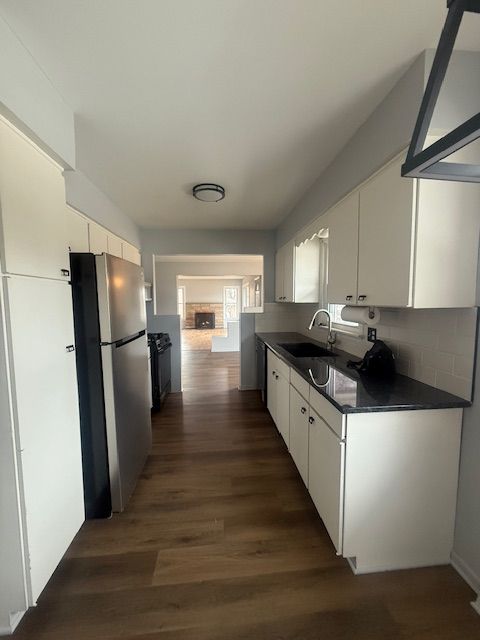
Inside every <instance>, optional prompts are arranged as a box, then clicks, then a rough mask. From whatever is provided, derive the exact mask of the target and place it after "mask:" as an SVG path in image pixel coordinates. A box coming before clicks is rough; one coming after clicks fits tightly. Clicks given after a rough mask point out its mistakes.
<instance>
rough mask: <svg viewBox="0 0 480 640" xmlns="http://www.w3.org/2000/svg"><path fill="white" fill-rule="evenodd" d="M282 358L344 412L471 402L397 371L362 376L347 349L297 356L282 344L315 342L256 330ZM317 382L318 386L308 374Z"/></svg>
mask: <svg viewBox="0 0 480 640" xmlns="http://www.w3.org/2000/svg"><path fill="white" fill-rule="evenodd" d="M256 335H257V337H258V338H259V339H260V340H262V341H263V342H264V343H265V344H266V346H267V347H269V348H270V349H271V350H272V351H273V352H274V353H275V354H276V355H277V356H278V357H279V358H281V359H282V360H284V361H285V362H286V363H287V364H288V365H289V366H290V367H292V369H295V371H297V373H299V374H300V375H301V376H302V377H303V378H305V380H306V381H307V382H308V383H309V384H310V385H311V387H312V388H313V389H315V390H316V391H318V392H319V393H321V394H322V395H323V396H325V398H327V400H329V401H330V402H331V403H332V404H333V405H334V406H335V407H336V408H337V409H338V410H339V411H341V412H342V413H367V412H372V411H413V410H417V409H452V408H458V407H469V406H470V405H471V402H469V401H468V400H464V399H463V398H459V397H458V396H454V395H452V394H451V393H447V392H446V391H441V390H440V389H436V388H435V387H431V386H430V385H428V384H423V382H418V381H417V380H413V378H408V377H407V376H402V375H400V374H397V375H396V376H395V378H394V379H393V380H388V381H386V380H379V379H375V378H371V377H370V378H369V377H367V376H365V375H364V374H362V375H360V374H359V373H358V372H357V371H355V370H354V369H350V368H348V367H347V361H348V360H356V361H357V360H359V358H358V357H356V356H353V355H351V354H349V353H347V352H346V351H341V350H340V349H334V353H336V354H337V356H336V357H325V358H323V357H322V358H295V357H294V356H292V355H291V354H290V353H288V351H285V349H282V347H281V346H280V344H282V343H288V342H290V343H291V342H313V343H315V344H318V345H320V346H322V347H325V345H323V344H321V343H320V342H317V341H316V340H311V339H310V338H308V337H307V336H304V335H302V334H300V333H279V332H276V333H257V334H256ZM309 369H311V371H312V374H313V376H314V378H315V380H316V381H317V383H318V384H323V383H325V382H327V380H328V383H327V384H326V385H325V386H322V387H321V388H317V387H316V386H315V385H314V383H313V382H312V379H311V377H310V374H309Z"/></svg>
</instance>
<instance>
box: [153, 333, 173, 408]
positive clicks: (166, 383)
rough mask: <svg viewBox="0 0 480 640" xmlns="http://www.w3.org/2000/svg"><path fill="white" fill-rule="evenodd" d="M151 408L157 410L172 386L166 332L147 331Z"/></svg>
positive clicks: (169, 346) (169, 344)
mask: <svg viewBox="0 0 480 640" xmlns="http://www.w3.org/2000/svg"><path fill="white" fill-rule="evenodd" d="M148 346H149V348H150V363H151V364H150V368H151V376H152V408H153V409H154V410H155V411H158V410H159V409H160V408H161V407H162V404H163V402H164V400H165V397H166V395H167V394H168V393H169V392H170V390H171V387H172V382H171V379H172V364H171V349H172V343H171V342H170V336H169V335H168V333H149V334H148Z"/></svg>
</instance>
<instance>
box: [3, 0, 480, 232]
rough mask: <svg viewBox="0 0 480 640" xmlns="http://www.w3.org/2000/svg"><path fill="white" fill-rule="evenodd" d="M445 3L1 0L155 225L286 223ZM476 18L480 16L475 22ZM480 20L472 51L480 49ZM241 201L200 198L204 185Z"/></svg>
mask: <svg viewBox="0 0 480 640" xmlns="http://www.w3.org/2000/svg"><path fill="white" fill-rule="evenodd" d="M445 7H446V1H445V0H421V1H420V2H419V1H418V0H341V1H336V2H335V1H333V2H332V0H201V1H200V0H135V1H133V0H41V1H39V0H0V11H1V12H2V15H3V16H4V17H5V19H6V20H7V22H8V23H9V24H10V26H11V27H12V28H13V30H14V31H15V32H16V33H17V35H18V37H19V38H20V39H21V41H22V42H23V43H24V45H25V46H26V47H27V48H28V49H29V51H30V52H31V54H32V55H33V57H34V58H35V59H36V60H37V62H38V64H39V65H40V66H41V67H42V69H43V70H44V72H45V73H46V75H47V76H48V77H49V78H50V80H51V82H52V83H53V85H54V86H55V87H56V88H57V89H58V91H59V92H60V93H61V94H62V96H63V97H64V99H65V100H66V102H67V103H68V104H69V105H70V106H71V107H72V108H73V110H74V111H75V113H76V115H77V118H78V119H77V123H76V125H77V154H78V167H79V168H80V169H81V170H82V171H83V172H84V173H85V174H86V175H87V176H88V177H89V178H90V179H91V180H92V182H94V183H95V184H96V185H97V186H98V187H100V188H101V189H102V190H103V191H104V192H105V193H106V194H107V195H108V196H109V197H110V198H111V199H112V200H113V201H114V202H115V203H116V204H117V205H118V206H119V207H121V208H122V209H123V210H124V211H125V212H126V213H127V214H129V215H130V216H131V217H132V218H133V219H134V220H135V221H136V222H138V223H139V224H140V225H142V226H146V227H168V228H243V229H246V228H250V229H253V228H256V229H267V228H273V227H274V226H276V225H277V224H278V223H279V222H280V221H281V220H282V219H283V218H284V217H285V216H286V215H287V214H288V213H289V211H290V210H291V209H292V207H293V206H294V204H295V203H296V202H297V201H298V200H299V199H300V197H301V196H302V195H303V193H304V192H305V191H306V189H307V188H308V187H309V186H310V185H311V184H312V183H313V182H314V180H315V179H316V178H317V176H318V175H319V174H320V173H321V171H322V169H323V168H325V166H326V165H327V164H328V163H329V162H330V161H331V160H332V159H333V157H334V156H335V155H336V154H337V152H338V151H339V150H340V149H341V148H342V146H343V145H344V144H345V143H346V141H347V140H348V138H349V137H350V136H351V135H352V134H353V133H354V131H355V130H356V129H357V128H358V127H359V125H360V124H361V123H362V122H363V121H364V120H365V119H366V117H367V116H368V115H369V113H370V112H371V111H372V110H373V109H374V107H375V106H376V105H377V104H378V103H379V102H380V101H381V100H382V98H383V97H384V96H385V95H386V93H387V92H388V91H389V90H390V88H391V87H392V86H393V84H394V83H395V82H396V80H397V79H398V78H399V77H400V75H401V74H402V73H403V72H404V71H405V70H406V68H407V67H408V66H409V65H410V64H411V62H412V61H413V60H414V59H415V57H416V56H417V55H418V54H419V53H420V52H421V51H422V50H423V49H425V48H428V47H435V46H436V44H437V40H438V36H439V34H440V30H441V26H442V24H443V21H444V18H445ZM472 22H473V21H472ZM478 26H479V25H478V21H477V22H476V24H474V25H472V26H471V28H470V26H469V27H468V28H467V29H464V32H462V34H461V35H462V39H461V42H460V45H461V46H462V48H465V49H478ZM204 181H213V182H218V183H220V184H222V185H223V186H224V187H225V188H226V191H227V195H226V198H225V200H223V201H222V202H220V203H203V202H198V201H196V200H194V199H193V198H192V196H191V195H190V191H191V187H192V186H193V185H194V184H195V183H197V182H204Z"/></svg>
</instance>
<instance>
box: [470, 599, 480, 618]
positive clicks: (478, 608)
mask: <svg viewBox="0 0 480 640" xmlns="http://www.w3.org/2000/svg"><path fill="white" fill-rule="evenodd" d="M472 607H473V608H474V609H475V611H476V612H477V613H478V615H479V616H480V596H478V598H477V599H476V600H475V601H474V602H472Z"/></svg>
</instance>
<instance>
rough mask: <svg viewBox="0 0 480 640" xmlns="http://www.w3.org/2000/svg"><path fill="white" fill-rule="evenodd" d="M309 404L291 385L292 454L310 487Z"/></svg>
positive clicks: (303, 478)
mask: <svg viewBox="0 0 480 640" xmlns="http://www.w3.org/2000/svg"><path fill="white" fill-rule="evenodd" d="M308 416H309V413H308V403H307V401H306V400H304V398H302V396H301V395H300V394H299V393H298V391H297V390H296V389H295V388H294V387H292V386H291V385H290V454H291V456H292V458H293V461H294V462H295V464H296V465H297V469H298V471H299V473H300V475H301V476H302V480H303V482H304V483H305V484H306V486H307V487H308V431H309V428H308Z"/></svg>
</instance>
